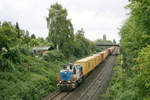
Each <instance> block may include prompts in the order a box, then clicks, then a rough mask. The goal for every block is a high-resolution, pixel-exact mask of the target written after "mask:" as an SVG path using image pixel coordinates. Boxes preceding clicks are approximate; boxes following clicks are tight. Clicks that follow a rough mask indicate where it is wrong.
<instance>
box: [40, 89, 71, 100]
mask: <svg viewBox="0 0 150 100" xmlns="http://www.w3.org/2000/svg"><path fill="white" fill-rule="evenodd" d="M69 94H70V92H64V91H60V90H56V91H54V92H53V93H51V94H50V95H49V96H47V97H46V98H44V99H43V100H64V99H65V98H66V97H67V96H68V95H69Z"/></svg>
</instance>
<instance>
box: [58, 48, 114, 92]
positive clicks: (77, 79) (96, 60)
mask: <svg viewBox="0 0 150 100" xmlns="http://www.w3.org/2000/svg"><path fill="white" fill-rule="evenodd" d="M114 49H115V47H111V48H108V49H106V50H104V51H102V52H99V53H97V54H94V55H92V56H89V57H86V58H83V59H80V60H77V61H75V62H74V63H70V64H65V65H62V69H61V70H60V74H59V76H58V77H57V87H58V88H59V89H61V90H72V89H74V88H76V87H77V86H78V85H79V84H80V83H81V82H82V81H83V79H84V78H85V77H86V76H87V75H88V74H89V73H90V72H91V71H93V70H94V69H95V68H96V67H98V65H99V64H100V63H102V62H103V61H104V60H105V59H106V57H108V56H109V55H110V54H112V52H113V51H114ZM99 67H100V66H99Z"/></svg>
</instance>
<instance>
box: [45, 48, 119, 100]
mask: <svg viewBox="0 0 150 100" xmlns="http://www.w3.org/2000/svg"><path fill="white" fill-rule="evenodd" d="M117 51H118V49H116V50H115V51H114V54H113V55H111V56H109V57H108V58H107V59H106V60H105V61H104V62H103V63H102V64H100V66H98V67H97V68H96V70H94V71H93V72H91V74H90V75H89V76H88V77H87V78H86V79H85V80H84V81H83V83H82V84H81V85H80V86H79V87H78V88H76V89H75V90H74V91H72V92H62V91H59V90H57V91H55V92H53V93H52V94H50V95H49V96H48V97H46V98H45V99H44V100H95V99H96V97H97V95H99V96H101V94H102V93H103V92H104V88H106V87H107V86H106V85H107V84H108V79H109V78H110V77H111V75H112V68H113V67H114V65H115V62H116V56H114V55H115V54H116V52H117ZM99 93H100V94H99Z"/></svg>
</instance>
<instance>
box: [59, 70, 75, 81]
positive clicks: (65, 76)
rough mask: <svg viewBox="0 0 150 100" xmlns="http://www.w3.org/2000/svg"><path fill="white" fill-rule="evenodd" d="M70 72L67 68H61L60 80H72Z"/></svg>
mask: <svg viewBox="0 0 150 100" xmlns="http://www.w3.org/2000/svg"><path fill="white" fill-rule="evenodd" d="M71 76H72V72H71V71H69V70H61V71H60V80H61V81H63V82H68V81H72V77H71Z"/></svg>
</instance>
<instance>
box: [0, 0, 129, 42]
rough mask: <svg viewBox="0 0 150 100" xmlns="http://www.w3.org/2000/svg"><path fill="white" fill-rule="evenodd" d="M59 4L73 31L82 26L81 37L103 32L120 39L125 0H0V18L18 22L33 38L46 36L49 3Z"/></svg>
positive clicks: (97, 35) (92, 38)
mask: <svg viewBox="0 0 150 100" xmlns="http://www.w3.org/2000/svg"><path fill="white" fill-rule="evenodd" d="M55 2H58V3H60V4H61V5H62V6H63V7H64V8H66V9H67V11H68V18H69V19H71V22H72V24H73V27H74V31H75V32H76V31H77V30H79V29H81V28H83V29H84V31H85V37H86V38H88V39H90V40H92V41H94V40H96V39H99V38H102V37H103V35H104V34H106V37H107V39H108V40H113V39H115V40H116V41H119V40H120V37H119V34H118V33H119V28H120V27H121V25H122V24H123V23H124V21H125V19H127V17H128V15H127V13H128V10H127V9H125V8H124V7H125V6H126V5H127V4H128V3H129V2H128V0H0V21H1V22H3V21H11V22H12V23H13V24H15V23H16V22H18V23H19V25H20V27H21V28H22V29H24V30H28V31H29V32H30V34H33V33H34V34H35V35H36V37H44V38H45V37H47V35H48V29H47V22H46V17H47V16H48V9H49V8H50V5H52V4H54V3H55Z"/></svg>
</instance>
